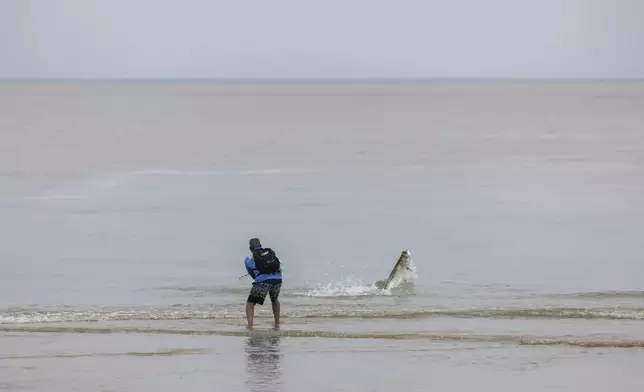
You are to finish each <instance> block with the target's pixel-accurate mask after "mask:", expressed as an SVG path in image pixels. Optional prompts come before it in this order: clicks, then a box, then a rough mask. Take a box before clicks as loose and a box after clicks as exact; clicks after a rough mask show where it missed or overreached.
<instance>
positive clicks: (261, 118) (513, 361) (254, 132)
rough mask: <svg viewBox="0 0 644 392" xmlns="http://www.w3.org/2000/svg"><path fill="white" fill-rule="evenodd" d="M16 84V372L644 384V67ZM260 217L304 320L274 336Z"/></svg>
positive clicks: (5, 346) (139, 386)
mask: <svg viewBox="0 0 644 392" xmlns="http://www.w3.org/2000/svg"><path fill="white" fill-rule="evenodd" d="M0 101H1V102H2V105H0V111H1V113H0V114H1V115H0V135H1V137H2V143H0V215H1V216H2V217H3V218H2V220H0V234H2V238H3V240H2V241H0V340H1V342H0V380H2V381H0V388H4V389H7V390H20V389H35V390H48V391H49V390H52V391H53V390H87V389H96V388H98V389H100V390H123V389H127V390H130V389H134V390H173V389H177V388H178V387H185V385H190V386H191V387H192V388H193V389H212V388H213V387H214V386H216V388H217V389H219V388H222V390H224V389H225V390H276V391H291V390H293V391H294V390H302V389H304V388H306V389H309V390H310V389H313V390H318V389H319V390H374V391H381V390H389V389H392V388H393V387H396V386H397V387H399V388H400V387H401V386H402V387H403V388H405V389H406V390H427V389H428V388H437V389H441V390H463V389H465V388H477V389H482V390H490V391H491V390H495V391H497V390H508V391H509V390H516V389H522V390H535V391H536V390H543V389H546V388H548V389H560V390H581V389H585V390H591V391H594V390H597V391H599V390H605V388H606V387H608V386H609V385H610V386H612V387H615V386H620V387H624V388H631V389H634V390H636V389H637V387H640V389H641V386H642V382H641V381H640V378H639V377H638V376H637V374H636V369H638V364H641V363H643V362H642V359H643V358H642V351H641V350H642V348H643V347H644V333H642V331H644V329H643V328H642V326H643V325H644V324H642V323H644V283H642V276H644V263H642V262H641V259H642V255H644V245H643V244H644V243H643V242H642V241H641V238H643V237H644V219H643V218H644V205H643V204H642V203H641V200H644V132H642V129H644V85H643V84H544V83H533V84H531V83H516V84H513V83H508V84H453V85H450V84H436V85H413V86H405V85H398V86H396V85H394V86H355V85H354V86H230V85H228V86H217V85H209V84H193V85H189V84H180V83H169V84H127V83H125V84H100V83H97V84H86V85H83V84H78V85H55V84H54V85H43V84H26V85H16V84H4V85H0ZM253 236H258V237H260V238H261V239H262V242H263V243H264V244H265V245H268V246H270V247H272V248H273V249H275V250H276V252H277V253H278V255H279V256H280V258H281V260H282V261H283V263H284V269H285V281H284V284H283V289H282V293H281V297H280V298H281V302H282V310H283V325H282V327H281V329H280V330H279V331H271V327H272V316H271V313H270V305H269V304H265V305H264V306H263V307H259V308H258V309H257V312H258V316H257V319H256V322H257V328H258V331H256V332H254V333H253V334H252V336H248V332H246V331H245V330H244V325H245V319H244V301H245V297H246V296H247V294H248V289H249V285H250V281H249V279H248V278H247V277H244V278H241V279H239V277H240V276H241V275H242V274H244V273H245V272H246V271H245V270H244V267H243V259H244V256H245V254H246V253H247V241H248V239H249V238H251V237H253ZM404 249H409V250H410V251H411V255H412V260H413V263H414V266H415V268H416V274H415V275H413V276H411V277H410V278H411V279H410V282H408V283H406V284H403V285H402V286H400V287H397V288H394V289H392V290H381V289H378V288H377V286H376V285H375V283H376V282H377V281H379V280H382V279H385V278H386V277H387V276H388V275H389V272H390V271H391V268H392V267H393V265H394V263H395V262H396V260H397V259H398V257H399V255H400V252H401V251H402V250H404ZM368 358H371V359H372V360H368V361H367V360H366V359H368ZM639 367H641V366H639ZM320 369H324V377H323V382H319V381H315V382H312V381H311V380H312V379H313V380H318V379H319V378H320ZM600 369H601V372H599V370H600ZM600 373H601V375H600ZM493 375H494V376H498V377H497V378H494V376H493ZM582 376H583V377H582ZM401 380H402V381H401ZM609 380H610V381H609ZM187 383H189V384H187Z"/></svg>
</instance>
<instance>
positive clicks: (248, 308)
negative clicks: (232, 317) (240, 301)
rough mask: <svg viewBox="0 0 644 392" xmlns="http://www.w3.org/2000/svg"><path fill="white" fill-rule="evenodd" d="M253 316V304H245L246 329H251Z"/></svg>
mask: <svg viewBox="0 0 644 392" xmlns="http://www.w3.org/2000/svg"><path fill="white" fill-rule="evenodd" d="M254 316H255V304H254V303H252V302H246V320H248V325H247V326H246V328H247V329H253V318H254Z"/></svg>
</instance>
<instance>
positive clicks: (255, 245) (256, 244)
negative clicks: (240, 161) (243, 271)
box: [248, 238, 262, 251]
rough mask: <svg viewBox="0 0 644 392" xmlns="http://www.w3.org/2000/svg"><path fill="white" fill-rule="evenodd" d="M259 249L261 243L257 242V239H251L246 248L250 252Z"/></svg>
mask: <svg viewBox="0 0 644 392" xmlns="http://www.w3.org/2000/svg"><path fill="white" fill-rule="evenodd" d="M261 247H262V243H261V242H259V238H251V239H250V241H248V248H249V249H250V250H251V251H253V250H255V249H257V248H261Z"/></svg>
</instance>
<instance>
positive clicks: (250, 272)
mask: <svg viewBox="0 0 644 392" xmlns="http://www.w3.org/2000/svg"><path fill="white" fill-rule="evenodd" d="M244 266H245V267H246V271H248V275H250V277H251V278H253V279H255V274H254V273H253V269H254V268H255V263H254V262H253V261H252V259H251V258H250V257H248V256H246V259H244Z"/></svg>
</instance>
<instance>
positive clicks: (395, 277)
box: [380, 250, 414, 290]
mask: <svg viewBox="0 0 644 392" xmlns="http://www.w3.org/2000/svg"><path fill="white" fill-rule="evenodd" d="M407 272H414V270H413V269H412V268H411V252H409V250H403V251H402V253H401V254H400V257H399V258H398V261H397V262H396V265H395V266H394V269H392V270H391V273H390V274H389V277H388V278H387V280H385V281H384V284H382V288H383V289H385V290H389V289H391V288H394V287H396V286H398V285H399V284H401V283H402V282H404V281H405V280H406V277H407ZM380 283H381V282H380Z"/></svg>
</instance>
